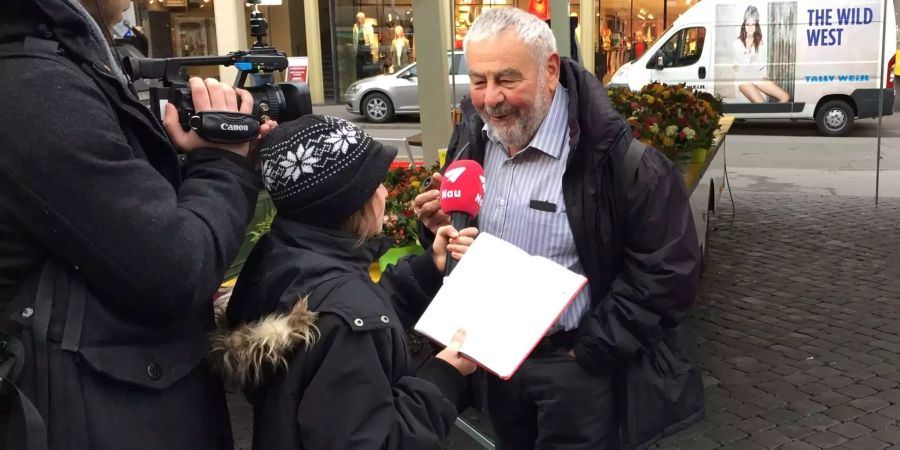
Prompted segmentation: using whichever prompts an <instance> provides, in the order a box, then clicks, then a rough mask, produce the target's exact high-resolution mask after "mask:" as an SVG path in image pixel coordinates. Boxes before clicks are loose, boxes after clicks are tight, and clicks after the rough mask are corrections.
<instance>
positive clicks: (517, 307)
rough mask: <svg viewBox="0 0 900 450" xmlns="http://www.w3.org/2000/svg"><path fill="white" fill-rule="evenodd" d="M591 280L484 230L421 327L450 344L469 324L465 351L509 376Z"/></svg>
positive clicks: (491, 368) (445, 343) (484, 365)
mask: <svg viewBox="0 0 900 450" xmlns="http://www.w3.org/2000/svg"><path fill="white" fill-rule="evenodd" d="M586 283H587V279H586V278H585V277H584V276H582V275H579V274H576V273H574V272H572V271H570V270H568V269H567V268H565V267H563V266H561V265H559V264H557V263H555V262H553V261H551V260H549V259H546V258H542V257H538V256H532V255H529V254H528V253H526V252H525V251H523V250H521V249H519V248H518V247H516V246H514V245H512V244H510V243H508V242H506V241H504V240H502V239H500V238H498V237H495V236H492V235H490V234H488V233H481V234H480V235H479V236H478V238H477V239H475V243H474V244H472V246H471V247H470V248H469V250H468V251H467V252H466V255H465V257H463V258H462V260H461V261H460V263H459V265H457V266H456V268H455V269H454V270H453V273H452V274H451V275H450V277H448V278H447V279H445V280H444V286H443V287H442V288H441V290H440V291H439V292H438V294H437V296H435V298H434V301H432V302H431V305H429V307H428V309H427V310H426V311H425V314H423V315H422V317H421V319H419V322H418V323H417V324H416V327H415V328H416V330H417V331H419V332H420V333H422V334H425V335H426V336H429V337H430V338H432V339H434V340H435V341H438V342H440V343H441V344H444V345H449V344H450V341H451V339H452V338H453V335H454V334H455V333H456V330H458V329H459V328H463V329H465V330H466V340H465V342H464V343H463V344H462V347H461V348H460V352H461V353H463V354H464V355H465V356H467V357H469V358H471V359H472V360H474V361H475V362H477V363H478V364H479V365H481V366H482V367H484V368H485V369H487V370H490V371H491V372H494V373H495V374H497V375H498V376H500V377H501V378H504V379H508V378H509V377H511V376H512V375H513V374H514V373H515V371H516V370H517V369H518V367H519V365H521V363H522V361H523V360H524V359H525V358H526V357H527V356H528V354H529V353H531V350H532V349H534V346H535V345H537V342H538V341H539V340H540V339H541V338H542V337H544V334H545V333H546V332H547V330H548V329H549V328H550V327H551V326H552V325H553V324H554V323H555V322H556V320H557V319H558V318H559V316H560V315H561V314H562V311H563V310H564V309H565V308H566V306H568V305H569V303H570V302H571V301H572V299H573V298H574V297H575V295H576V294H577V293H578V292H579V291H580V290H581V289H582V288H583V287H584V285H585V284H586Z"/></svg>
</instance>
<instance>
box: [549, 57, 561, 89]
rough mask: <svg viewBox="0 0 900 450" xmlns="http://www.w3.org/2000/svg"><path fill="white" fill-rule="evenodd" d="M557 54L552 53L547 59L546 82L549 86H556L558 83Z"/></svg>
mask: <svg viewBox="0 0 900 450" xmlns="http://www.w3.org/2000/svg"><path fill="white" fill-rule="evenodd" d="M559 65H560V60H559V54H558V53H554V54H552V55H550V58H548V59H547V81H548V84H549V85H550V86H556V83H557V82H558V81H559Z"/></svg>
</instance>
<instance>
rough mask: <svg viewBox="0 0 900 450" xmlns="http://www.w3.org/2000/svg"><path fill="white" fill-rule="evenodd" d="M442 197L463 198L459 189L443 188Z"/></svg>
mask: <svg viewBox="0 0 900 450" xmlns="http://www.w3.org/2000/svg"><path fill="white" fill-rule="evenodd" d="M441 198H462V191H461V190H459V189H446V190H442V191H441Z"/></svg>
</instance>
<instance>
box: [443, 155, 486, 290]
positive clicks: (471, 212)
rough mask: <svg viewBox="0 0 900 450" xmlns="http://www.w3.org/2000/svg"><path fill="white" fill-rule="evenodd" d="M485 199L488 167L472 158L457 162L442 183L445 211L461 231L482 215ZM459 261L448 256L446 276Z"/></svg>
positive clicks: (450, 167)
mask: <svg viewBox="0 0 900 450" xmlns="http://www.w3.org/2000/svg"><path fill="white" fill-rule="evenodd" d="M483 201H484V169H483V168H482V167H481V164H478V163H477V162H475V161H472V160H470V159H462V160H457V161H453V162H452V163H450V165H449V166H447V169H446V170H445V171H444V180H443V181H442V182H441V210H442V211H444V213H445V214H449V215H450V222H451V223H452V224H453V228H456V230H457V231H459V230H462V229H463V228H467V227H469V226H470V225H471V224H472V221H473V220H474V219H475V217H476V216H478V212H479V211H480V210H481V203H482V202H483ZM456 263H457V261H456V260H455V259H453V258H451V257H450V255H447V265H446V267H445V268H444V276H449V275H450V272H451V271H452V270H453V268H454V267H456Z"/></svg>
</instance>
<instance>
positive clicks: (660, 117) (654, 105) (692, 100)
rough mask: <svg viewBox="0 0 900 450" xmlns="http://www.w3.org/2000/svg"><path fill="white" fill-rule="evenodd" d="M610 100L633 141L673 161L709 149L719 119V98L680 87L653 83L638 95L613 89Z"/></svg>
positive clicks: (720, 111)
mask: <svg viewBox="0 0 900 450" xmlns="http://www.w3.org/2000/svg"><path fill="white" fill-rule="evenodd" d="M609 99H610V101H612V104H613V107H614V108H615V109H616V110H617V111H618V112H619V113H620V114H622V116H624V117H625V118H626V121H627V122H628V125H629V126H630V127H631V132H632V134H633V135H634V137H635V138H636V139H640V140H641V142H643V143H645V144H647V145H651V146H653V147H655V148H656V149H657V150H659V151H661V152H663V153H665V154H666V155H667V156H668V157H669V158H670V159H673V160H674V159H676V158H677V157H678V156H679V155H680V154H683V153H684V152H690V151H691V150H693V149H695V148H702V149H708V148H709V147H711V146H712V144H713V141H714V139H715V132H716V130H718V128H719V118H720V117H721V116H722V101H721V99H720V98H718V97H715V96H713V95H711V94H708V93H705V92H696V91H694V90H693V89H691V88H688V87H685V85H683V84H680V85H664V84H660V83H652V84H648V85H646V86H644V88H643V89H641V90H640V91H639V92H635V91H632V90H630V89H628V88H627V87H626V88H613V89H610V90H609Z"/></svg>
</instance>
